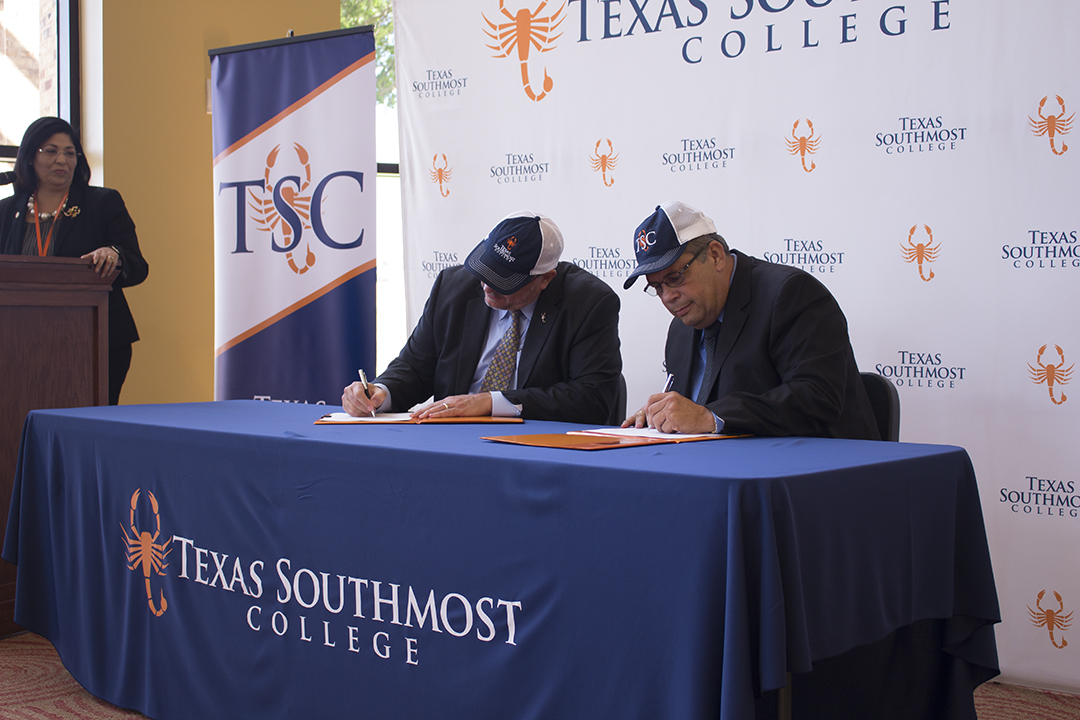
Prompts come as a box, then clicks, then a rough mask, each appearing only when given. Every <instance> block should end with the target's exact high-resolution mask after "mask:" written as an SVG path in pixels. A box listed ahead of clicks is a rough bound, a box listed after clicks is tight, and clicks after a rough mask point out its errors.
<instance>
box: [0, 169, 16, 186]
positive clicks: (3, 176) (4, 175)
mask: <svg viewBox="0 0 1080 720" xmlns="http://www.w3.org/2000/svg"><path fill="white" fill-rule="evenodd" d="M14 182H15V172H14V171H11V172H0V185H11V184H12V183H14Z"/></svg>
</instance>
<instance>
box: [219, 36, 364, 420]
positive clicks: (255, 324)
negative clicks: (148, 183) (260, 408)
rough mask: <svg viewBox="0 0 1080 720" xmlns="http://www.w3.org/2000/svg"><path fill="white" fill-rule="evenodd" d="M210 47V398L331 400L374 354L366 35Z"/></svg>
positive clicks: (335, 398)
mask: <svg viewBox="0 0 1080 720" xmlns="http://www.w3.org/2000/svg"><path fill="white" fill-rule="evenodd" d="M210 54H211V57H212V63H211V80H212V85H213V109H214V123H213V125H214V239H215V245H214V249H215V261H214V273H215V283H214V288H215V293H216V297H215V323H214V335H215V343H214V344H215V348H216V353H215V355H216V363H215V374H214V397H215V398H216V399H218V400H228V399H237V398H240V399H243V398H247V399H251V398H262V399H267V400H284V401H288V402H312V403H326V402H329V403H331V404H337V403H338V402H339V398H340V397H341V388H342V387H344V386H345V385H347V384H349V383H350V382H352V381H354V380H355V379H356V375H357V370H358V369H359V368H366V369H367V371H368V372H371V371H373V370H374V365H375V70H374V68H375V39H374V35H373V33H372V31H371V28H370V27H368V28H364V29H351V30H341V31H334V32H328V33H319V34H317V35H307V36H302V37H293V38H287V39H283V40H276V41H271V42H266V43H257V44H254V45H246V46H238V47H232V48H223V49H220V50H213V51H211V53H210ZM327 118H337V120H335V121H334V122H328V120H327Z"/></svg>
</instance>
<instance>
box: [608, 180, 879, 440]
mask: <svg viewBox="0 0 1080 720" xmlns="http://www.w3.org/2000/svg"><path fill="white" fill-rule="evenodd" d="M634 251H635V253H636V255H637V267H636V268H635V269H634V271H633V272H632V273H631V274H630V277H629V278H628V279H627V280H626V283H625V284H624V288H629V287H630V286H631V285H633V284H634V282H635V281H636V280H637V277H638V276H639V275H644V276H645V280H646V281H647V283H648V284H647V285H646V286H645V292H646V293H648V294H649V295H652V296H654V297H659V298H660V300H661V302H663V303H664V307H666V308H667V309H668V311H669V312H670V313H671V314H672V315H674V316H675V317H674V319H673V320H672V322H671V326H670V327H669V328H668V336H667V346H666V348H665V351H664V358H665V363H666V366H667V371H668V373H669V380H668V386H669V387H668V388H667V389H665V392H662V393H659V394H657V395H652V396H650V397H649V399H648V401H647V402H646V403H645V406H644V407H642V408H641V409H640V410H638V411H637V413H635V414H634V415H632V416H631V417H629V418H627V419H626V421H625V422H624V423H623V426H624V427H629V426H635V427H646V426H648V427H653V428H656V429H658V430H661V431H662V432H677V433H712V432H717V433H719V432H725V433H729V434H734V433H752V434H755V435H773V436H782V435H803V436H822V437H842V438H861V439H872V440H876V439H879V436H878V431H877V426H876V424H875V423H874V419H873V411H872V410H871V408H870V401H869V399H868V397H867V395H866V391H865V389H864V388H863V385H862V379H861V378H860V376H859V368H858V366H857V365H856V363H855V353H854V352H853V351H852V349H851V341H850V340H849V339H848V332H847V319H846V318H845V317H844V313H843V312H842V311H841V310H840V306H839V305H838V304H837V302H836V300H835V299H834V298H833V296H832V295H831V294H830V293H829V291H828V290H827V289H826V288H825V286H824V285H822V284H821V283H820V282H818V281H817V280H816V279H815V278H814V277H812V276H811V275H809V274H808V273H806V272H803V271H802V270H799V269H797V268H792V267H788V266H786V265H777V264H773V263H769V262H765V261H763V260H759V259H757V258H754V257H751V256H749V255H744V254H742V253H740V252H739V251H737V250H729V249H728V246H727V242H726V241H725V240H724V239H723V238H722V237H720V236H719V235H717V234H716V226H715V225H714V224H713V221H712V220H711V219H709V218H708V217H707V216H706V215H705V214H704V213H702V212H701V211H699V210H696V209H694V208H692V207H690V206H689V205H687V204H685V203H682V202H678V201H673V202H667V203H664V204H663V205H658V206H657V208H656V210H655V212H653V214H652V215H650V216H649V217H648V218H646V219H645V221H644V222H642V223H641V225H639V226H638V228H637V231H636V232H635V234H634Z"/></svg>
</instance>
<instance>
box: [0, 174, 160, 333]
mask: <svg viewBox="0 0 1080 720" xmlns="http://www.w3.org/2000/svg"><path fill="white" fill-rule="evenodd" d="M29 199H30V195H29V193H18V194H16V195H13V196H11V197H9V198H5V199H3V200H0V254H3V255H21V254H22V244H23V238H24V237H25V233H26V218H25V216H26V203H27V201H28V200H29ZM66 207H67V212H68V213H70V212H72V211H73V210H74V208H78V210H79V211H78V214H77V215H75V216H74V217H71V216H70V215H68V216H65V217H64V218H63V219H62V220H61V221H60V224H59V226H58V227H57V231H56V237H54V238H53V242H54V243H56V250H55V251H54V252H53V254H54V255H56V256H58V257H81V256H82V255H86V254H87V253H90V252H93V251H94V250H97V249H98V248H99V247H108V246H110V245H111V246H113V247H115V248H116V249H117V251H118V252H119V253H120V275H119V276H118V277H117V278H116V279H115V280H114V281H113V289H112V292H110V293H109V344H110V345H119V344H130V343H133V342H135V341H136V340H138V339H139V331H138V330H137V329H136V327H135V319H134V318H133V317H132V316H131V310H130V309H128V304H127V300H126V299H125V298H124V291H123V290H122V289H121V288H125V287H130V286H132V285H138V284H139V283H141V282H142V281H143V280H145V279H146V275H147V273H148V272H149V269H150V268H149V266H148V265H147V264H146V260H144V259H143V256H142V253H141V252H140V251H139V239H138V237H136V235H135V223H134V222H133V221H132V219H131V216H130V215H129V214H128V211H127V207H126V206H125V205H124V199H123V198H122V197H120V193H118V192H117V191H116V190H110V189H109V188H102V187H88V186H85V185H84V186H76V185H72V187H71V192H70V193H69V194H68V201H67V205H66Z"/></svg>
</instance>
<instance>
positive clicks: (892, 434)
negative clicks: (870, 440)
mask: <svg viewBox="0 0 1080 720" xmlns="http://www.w3.org/2000/svg"><path fill="white" fill-rule="evenodd" d="M859 374H860V375H861V376H862V381H863V387H865V388H866V394H867V395H869V396H870V407H871V408H873V410H874V419H875V420H877V426H878V432H879V433H880V434H881V439H882V440H892V441H893V442H897V441H898V440H899V439H900V393H898V392H897V391H896V386H895V385H893V384H892V380H889V379H888V378H887V377H884V376H882V375H878V374H877V373H873V372H864V373H859Z"/></svg>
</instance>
